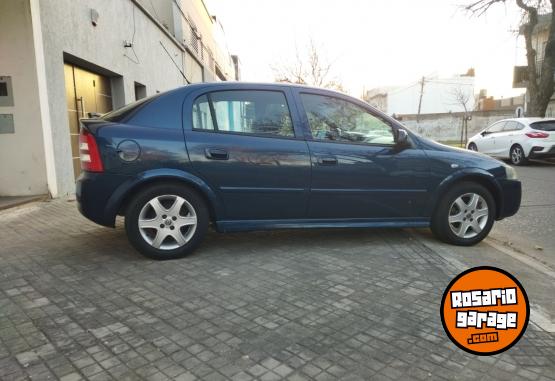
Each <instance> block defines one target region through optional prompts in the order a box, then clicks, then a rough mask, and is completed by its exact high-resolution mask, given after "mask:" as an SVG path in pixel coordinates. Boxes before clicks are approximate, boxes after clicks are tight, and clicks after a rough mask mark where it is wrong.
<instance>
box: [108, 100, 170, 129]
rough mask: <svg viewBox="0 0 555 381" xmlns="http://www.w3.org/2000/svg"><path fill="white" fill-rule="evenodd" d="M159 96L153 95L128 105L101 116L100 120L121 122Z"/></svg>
mask: <svg viewBox="0 0 555 381" xmlns="http://www.w3.org/2000/svg"><path fill="white" fill-rule="evenodd" d="M159 95H160V94H154V95H151V96H150V97H146V98H143V99H140V100H138V101H136V102H133V103H129V104H127V105H125V106H123V107H120V108H118V109H116V110H114V111H110V112H109V113H107V114H104V115H102V116H101V118H102V119H104V120H106V121H108V122H116V123H117V122H122V121H123V120H124V119H127V118H128V117H130V116H132V115H133V114H135V113H136V112H137V111H139V110H140V109H141V108H142V107H143V106H145V105H147V104H148V103H150V102H151V101H153V100H154V99H156V98H157V97H158V96H159Z"/></svg>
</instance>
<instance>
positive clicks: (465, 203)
mask: <svg viewBox="0 0 555 381" xmlns="http://www.w3.org/2000/svg"><path fill="white" fill-rule="evenodd" d="M494 219H495V201H494V199H493V196H492V195H491V193H490V192H489V191H488V190H487V189H486V188H485V187H483V186H482V185H480V184H477V183H473V182H463V183H460V184H457V185H455V186H454V187H453V188H451V189H450V190H449V191H448V192H447V193H446V194H445V195H444V196H443V198H442V199H441V200H440V202H439V204H438V205H437V208H436V211H435V213H434V215H433V217H432V224H431V228H432V231H433V233H434V234H435V235H436V236H437V237H438V238H439V239H441V240H442V241H444V242H447V243H451V244H454V245H459V246H471V245H475V244H477V243H478V242H480V241H481V240H483V239H484V238H485V237H486V236H487V235H488V233H489V232H490V230H491V228H492V226H493V222H494Z"/></svg>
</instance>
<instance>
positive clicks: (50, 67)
mask: <svg viewBox="0 0 555 381" xmlns="http://www.w3.org/2000/svg"><path fill="white" fill-rule="evenodd" d="M91 9H95V10H96V11H97V12H98V13H99V19H98V25H97V26H96V27H94V26H93V25H92V24H91V20H90V12H91ZM133 12H135V17H134V19H135V40H134V49H135V52H136V54H137V58H135V56H134V54H133V52H132V51H131V49H129V48H124V47H123V41H124V40H129V41H130V40H132V38H133V29H134V25H133ZM40 16H41V22H42V35H43V41H44V54H45V57H44V60H45V69H46V73H47V89H48V103H49V106H50V115H51V125H52V126H53V130H52V140H53V144H54V151H55V153H56V155H55V164H56V174H57V183H58V189H59V195H65V194H72V193H73V192H74V191H75V185H74V179H73V166H72V165H73V164H72V161H71V146H70V140H69V122H68V115H67V109H66V95H65V82H64V66H63V64H64V53H68V54H70V55H72V56H75V57H79V58H80V59H81V60H84V61H87V62H88V63H92V64H94V65H96V66H98V67H100V68H102V69H105V70H108V71H110V72H112V73H114V75H116V76H122V77H115V78H114V80H113V84H112V88H113V96H114V103H115V106H120V105H121V104H123V103H129V102H132V101H134V99H135V94H134V91H135V88H134V82H135V81H136V82H139V83H141V84H143V85H145V86H146V91H147V95H152V94H155V93H156V91H165V90H168V89H172V88H175V87H178V86H181V85H183V84H185V83H186V82H185V80H184V78H183V77H182V75H181V74H180V72H179V70H178V69H177V68H176V66H175V64H174V63H173V62H172V60H171V59H170V57H169V56H168V54H167V53H166V52H165V51H164V49H163V47H162V46H161V44H160V41H161V42H162V44H163V45H164V47H165V48H166V49H167V50H168V52H169V54H170V55H171V57H172V58H173V59H174V61H175V62H176V63H177V65H178V67H179V68H180V69H181V70H183V71H184V68H183V61H184V59H183V54H184V52H183V50H182V49H180V48H179V47H178V46H177V45H176V44H175V43H174V41H173V40H172V39H171V38H170V37H168V36H167V35H166V34H165V33H164V32H163V31H162V30H160V29H159V28H158V26H156V24H154V23H153V22H152V20H150V19H149V18H148V17H147V16H146V15H145V13H143V12H142V11H141V10H139V9H138V8H137V7H136V5H135V4H134V3H133V2H132V1H131V0H117V1H116V0H111V1H110V0H88V1H73V0H56V1H41V2H40ZM134 61H138V62H134ZM85 68H87V67H86V66H85ZM121 97H124V99H123V100H122V99H121Z"/></svg>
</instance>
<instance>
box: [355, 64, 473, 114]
mask: <svg viewBox="0 0 555 381" xmlns="http://www.w3.org/2000/svg"><path fill="white" fill-rule="evenodd" d="M363 99H364V100H365V101H366V102H368V103H369V104H371V105H372V106H374V107H376V108H378V109H379V110H381V111H383V112H385V113H387V114H389V115H395V116H403V115H416V114H418V113H420V114H441V113H449V112H453V113H456V112H464V111H465V107H466V110H467V111H472V110H473V109H474V105H475V99H474V69H470V70H469V71H468V73H466V74H462V75H456V76H452V77H448V78H437V77H428V78H422V79H420V80H419V81H417V82H414V83H412V84H410V85H407V86H401V87H380V88H375V89H370V90H368V91H366V92H365V93H364V94H363Z"/></svg>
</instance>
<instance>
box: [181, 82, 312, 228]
mask: <svg viewBox="0 0 555 381" xmlns="http://www.w3.org/2000/svg"><path fill="white" fill-rule="evenodd" d="M226 89H229V86H227V87H226ZM290 104H291V100H290V94H289V90H288V89H287V88H283V87H264V88H255V89H245V88H244V86H243V87H239V89H238V90H228V91H217V90H214V91H210V92H198V91H197V92H195V93H193V94H192V95H191V96H189V97H188V98H187V100H186V101H185V105H184V108H185V110H186V112H185V113H186V114H188V115H185V118H184V120H185V121H188V122H189V123H186V124H189V127H188V128H187V127H186V128H185V140H186V146H187V150H188V153H189V157H190V160H191V163H192V165H193V167H194V168H195V170H196V171H197V172H198V175H199V176H200V177H201V178H202V179H203V180H205V181H206V182H207V183H208V184H209V185H210V186H211V187H212V188H213V189H215V190H216V191H217V193H218V194H219V195H220V197H221V199H222V201H223V204H224V206H225V211H226V216H225V219H226V220H261V219H264V220H272V219H298V218H302V217H304V216H305V213H306V206H307V201H308V187H309V180H310V154H309V151H308V146H307V144H306V142H305V141H304V138H303V136H302V132H300V131H297V129H298V127H295V126H296V125H297V124H298V121H297V120H296V119H297V118H296V114H295V113H294V112H291V111H292V110H291V109H290V107H289V105H290Z"/></svg>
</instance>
